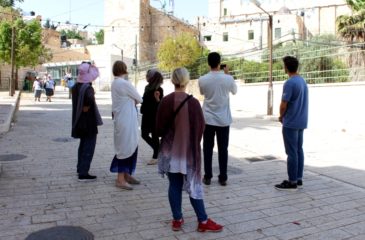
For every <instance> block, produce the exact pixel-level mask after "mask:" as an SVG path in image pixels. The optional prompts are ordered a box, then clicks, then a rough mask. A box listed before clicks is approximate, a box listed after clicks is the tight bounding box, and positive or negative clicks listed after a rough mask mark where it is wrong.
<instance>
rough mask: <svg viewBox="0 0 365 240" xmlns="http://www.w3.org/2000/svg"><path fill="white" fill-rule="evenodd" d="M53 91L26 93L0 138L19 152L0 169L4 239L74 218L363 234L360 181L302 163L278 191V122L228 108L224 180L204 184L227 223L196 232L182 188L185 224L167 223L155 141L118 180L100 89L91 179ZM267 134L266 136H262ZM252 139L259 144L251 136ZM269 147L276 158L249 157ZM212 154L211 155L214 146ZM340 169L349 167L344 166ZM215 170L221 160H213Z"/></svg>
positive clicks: (141, 226)
mask: <svg viewBox="0 0 365 240" xmlns="http://www.w3.org/2000/svg"><path fill="white" fill-rule="evenodd" d="M67 94H68V93H67V92H66V91H64V92H63V91H62V90H58V91H56V95H55V97H54V100H53V102H51V103H48V102H45V101H44V100H43V99H42V100H43V101H41V102H39V103H38V102H36V103H35V102H34V101H32V98H33V97H32V95H30V94H24V95H22V98H21V102H20V107H19V111H18V112H17V118H16V122H15V124H14V127H13V128H12V129H11V130H10V131H9V132H8V133H7V134H5V135H2V136H1V137H0V155H6V154H8V155H10V154H23V155H25V156H26V157H25V158H24V159H23V160H16V161H6V162H2V164H3V173H2V175H1V177H0V239H25V238H26V236H28V235H29V234H31V233H33V232H35V231H38V230H42V229H46V228H50V227H54V226H70V225H71V226H79V227H82V228H84V229H86V230H88V231H89V232H91V233H92V234H93V235H94V236H95V239H107V240H109V239H146V240H147V239H249V240H250V239H251V240H254V239H260V240H283V239H341V240H342V239H343V240H345V239H346V240H347V239H362V238H361V236H364V235H365V190H364V188H362V187H358V186H355V185H354V184H352V183H351V182H350V183H346V182H343V181H340V180H337V179H334V178H332V177H327V176H324V175H323V174H320V173H317V172H314V171H311V170H309V169H308V168H306V171H305V178H304V188H303V189H300V190H298V191H297V192H281V191H277V190H275V189H274V188H273V185H274V184H276V183H278V182H280V181H282V180H283V179H284V178H285V177H286V164H285V161H283V159H284V156H283V152H282V149H280V147H279V146H281V142H280V125H278V124H277V123H275V122H270V121H266V120H260V119H256V118H255V117H254V116H251V115H250V114H246V113H245V112H243V113H242V111H241V112H239V111H237V109H234V114H235V123H234V124H233V125H232V130H231V147H230V158H229V161H230V168H229V182H228V185H227V186H226V187H222V186H220V185H219V184H218V182H217V179H216V178H214V179H212V180H213V181H212V184H211V185H210V186H206V187H205V188H204V191H205V205H206V208H207V213H208V214H209V216H210V217H211V218H213V219H215V220H216V221H218V222H220V223H222V224H224V225H225V229H224V231H223V232H221V233H204V234H202V233H198V232H196V227H197V223H196V217H195V214H194V211H193V209H192V207H191V206H190V203H189V199H188V196H187V195H186V194H184V199H183V211H184V218H185V225H184V228H183V231H181V232H173V231H171V228H170V220H171V213H170V207H169V203H168V198H167V187H168V184H167V180H166V179H163V178H161V177H160V176H159V175H158V174H157V170H156V166H147V165H146V163H147V161H148V160H149V159H150V157H151V155H152V150H151V149H149V148H148V147H147V145H146V144H145V143H144V142H143V141H141V142H140V145H139V146H140V147H139V158H138V163H137V171H136V177H137V178H139V179H140V180H141V181H142V184H141V185H139V186H136V187H135V189H134V190H133V191H123V190H121V189H118V188H116V187H115V186H114V180H115V177H116V176H115V174H112V173H110V172H109V167H110V163H111V160H112V157H113V128H112V120H111V116H110V103H111V102H110V93H103V92H98V93H97V102H98V104H99V107H100V110H101V114H102V117H103V120H104V125H103V126H102V127H100V128H99V135H98V140H97V147H96V151H95V156H94V160H93V162H92V166H91V172H92V173H95V174H96V175H97V176H98V180H97V181H96V182H90V183H80V182H78V181H77V176H76V169H75V166H76V161H77V147H78V141H77V140H75V139H72V138H70V131H71V130H70V125H71V103H70V100H69V99H67ZM263 136H268V137H267V138H264V137H263ZM255 144H257V145H255ZM266 155H273V156H275V157H276V159H275V160H264V161H258V162H252V163H251V162H249V161H248V160H247V159H246V158H248V157H255V156H266ZM214 157H215V159H214V163H215V164H216V163H217V156H216V155H214ZM344 169H345V168H344ZM214 170H215V176H217V165H215V166H214Z"/></svg>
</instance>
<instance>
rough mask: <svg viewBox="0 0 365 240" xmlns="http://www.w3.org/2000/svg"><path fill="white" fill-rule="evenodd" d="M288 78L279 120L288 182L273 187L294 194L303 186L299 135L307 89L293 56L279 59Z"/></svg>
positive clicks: (303, 123)
mask: <svg viewBox="0 0 365 240" xmlns="http://www.w3.org/2000/svg"><path fill="white" fill-rule="evenodd" d="M283 62H284V68H285V72H286V73H287V74H288V76H289V79H288V80H287V81H286V82H285V83H284V87H283V94H282V97H281V104H280V116H279V121H280V122H281V123H282V124H283V129H282V132H283V139H284V146H285V152H286V154H287V156H288V158H287V171H288V177H289V178H288V180H285V181H283V182H282V183H281V184H277V185H275V188H276V189H278V190H287V191H295V190H297V187H298V186H299V187H301V186H302V185H303V169H304V151H303V132H304V129H306V128H307V125H308V87H307V83H306V81H305V80H304V79H303V77H301V76H300V75H299V73H298V67H299V61H298V60H297V59H296V58H295V57H291V56H286V57H284V58H283Z"/></svg>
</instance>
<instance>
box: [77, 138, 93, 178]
mask: <svg viewBox="0 0 365 240" xmlns="http://www.w3.org/2000/svg"><path fill="white" fill-rule="evenodd" d="M95 145H96V134H95V135H92V136H87V137H82V138H80V145H79V150H78V159H77V173H78V174H79V175H87V174H88V173H89V170H90V165H91V161H92V160H93V156H94V151H95Z"/></svg>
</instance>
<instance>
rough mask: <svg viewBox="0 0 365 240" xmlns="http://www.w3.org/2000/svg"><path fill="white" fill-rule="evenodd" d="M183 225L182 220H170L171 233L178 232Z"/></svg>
mask: <svg viewBox="0 0 365 240" xmlns="http://www.w3.org/2000/svg"><path fill="white" fill-rule="evenodd" d="M183 224H184V219H183V218H182V219H180V220H172V230H173V231H180V230H181V226H182V225H183Z"/></svg>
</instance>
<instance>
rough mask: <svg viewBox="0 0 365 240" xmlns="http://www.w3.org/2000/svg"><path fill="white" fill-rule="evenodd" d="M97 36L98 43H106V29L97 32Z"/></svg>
mask: <svg viewBox="0 0 365 240" xmlns="http://www.w3.org/2000/svg"><path fill="white" fill-rule="evenodd" d="M95 38H96V41H97V42H98V44H104V29H100V30H99V31H98V32H96V33H95Z"/></svg>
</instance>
